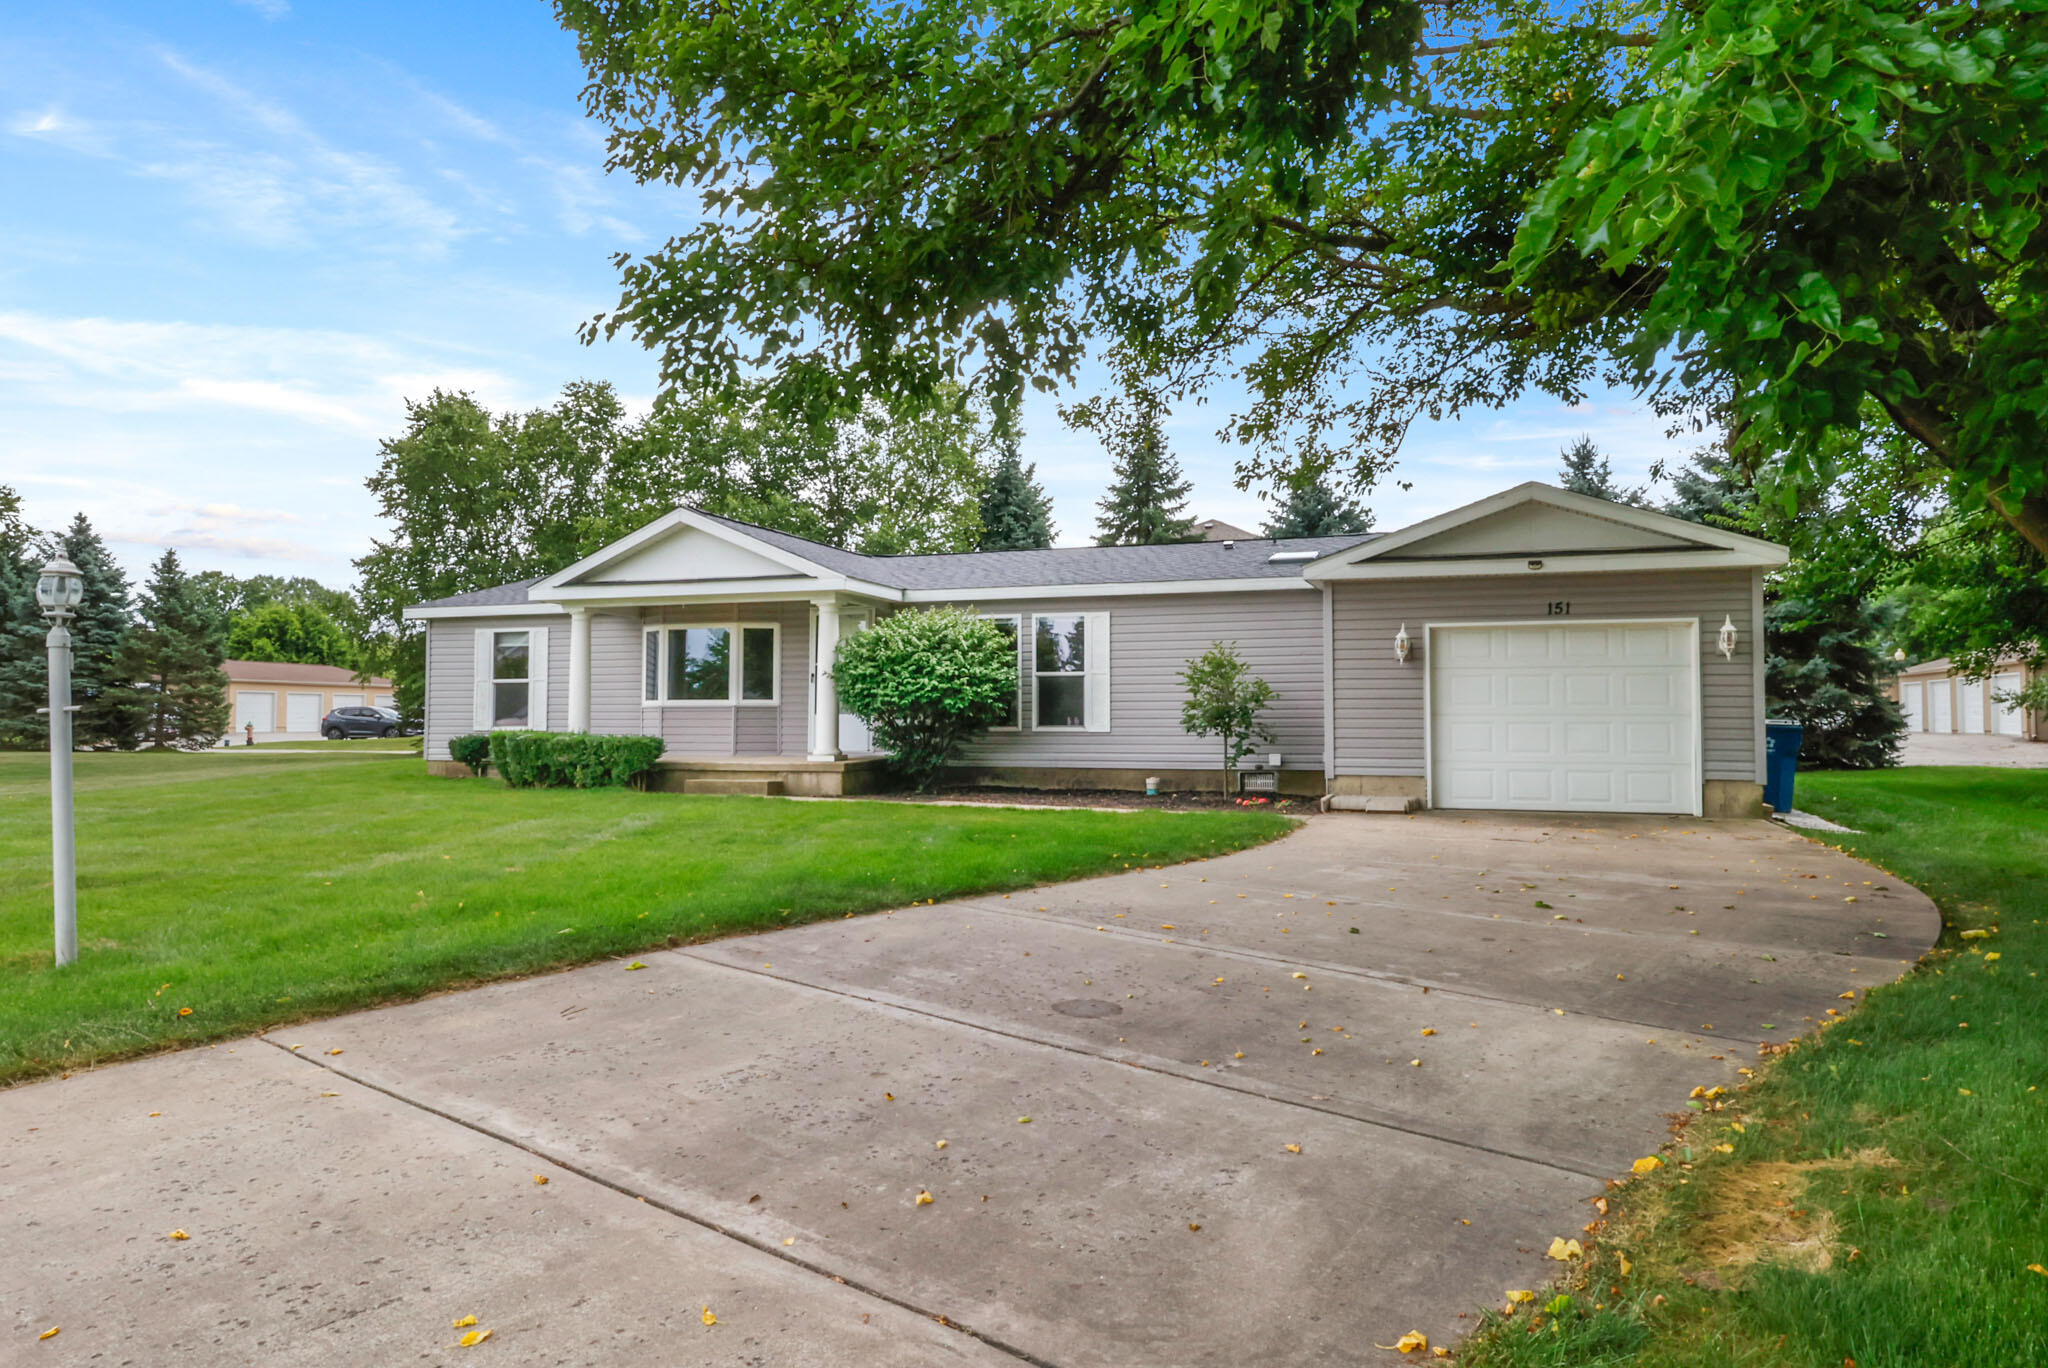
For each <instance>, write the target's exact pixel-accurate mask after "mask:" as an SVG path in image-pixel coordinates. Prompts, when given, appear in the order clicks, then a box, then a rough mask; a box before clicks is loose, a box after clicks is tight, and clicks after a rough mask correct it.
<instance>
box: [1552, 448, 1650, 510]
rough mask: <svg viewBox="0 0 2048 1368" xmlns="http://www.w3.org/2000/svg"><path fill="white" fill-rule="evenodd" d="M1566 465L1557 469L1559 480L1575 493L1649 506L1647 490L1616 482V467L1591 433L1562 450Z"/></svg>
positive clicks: (1637, 505) (1638, 506)
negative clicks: (1628, 486)
mask: <svg viewBox="0 0 2048 1368" xmlns="http://www.w3.org/2000/svg"><path fill="white" fill-rule="evenodd" d="M1558 455H1560V456H1562V457H1564V465H1563V466H1562V467H1560V468H1559V470H1558V472H1557V482H1558V483H1559V484H1560V485H1562V486H1564V487H1565V488H1566V489H1569V490H1570V491H1571V492H1572V493H1574V494H1589V495H1591V496H1592V497H1593V498H1596V499H1606V500H1607V501H1608V502H1610V503H1618V504H1631V505H1633V506H1634V507H1637V508H1644V507H1647V506H1648V505H1647V502H1646V499H1645V495H1646V494H1647V493H1648V491H1647V490H1643V489H1624V488H1623V487H1622V486H1620V485H1618V484H1616V483H1615V482H1614V467H1613V466H1612V465H1611V464H1609V462H1608V460H1607V458H1606V457H1605V456H1602V455H1601V454H1600V448H1599V447H1596V446H1594V445H1593V439H1592V437H1591V436H1590V435H1585V436H1581V437H1580V438H1579V440H1578V441H1576V442H1573V443H1572V444H1571V445H1570V446H1568V447H1564V448H1562V449H1560V450H1559V452H1558Z"/></svg>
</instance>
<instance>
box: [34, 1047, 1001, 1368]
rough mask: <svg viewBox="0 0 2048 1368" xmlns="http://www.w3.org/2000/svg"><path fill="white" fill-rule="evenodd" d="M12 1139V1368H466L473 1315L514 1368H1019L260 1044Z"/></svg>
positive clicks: (49, 1098)
mask: <svg viewBox="0 0 2048 1368" xmlns="http://www.w3.org/2000/svg"><path fill="white" fill-rule="evenodd" d="M153 1113H155V1114H153ZM0 1137H4V1139H0V1193H4V1194H5V1195H4V1198H0V1219H4V1220H5V1222H6V1235H5V1237H4V1242H5V1248H6V1250H7V1254H6V1257H5V1258H4V1259H0V1314H4V1315H5V1317H6V1320H7V1324H6V1328H5V1331H4V1333H5V1334H6V1336H7V1339H8V1344H9V1348H8V1350H7V1351H6V1352H4V1353H0V1360H4V1361H6V1362H8V1363H15V1362H22V1363H27V1362H31V1361H33V1362H35V1363H39V1364H40V1363H50V1364H71V1363H80V1364H82V1363H135V1364H171V1363H188V1364H207V1365H220V1366H223V1368H226V1366H230V1365H242V1364H249V1365H257V1364H261V1365H265V1368H276V1366H277V1365H296V1364H305V1365H323V1368H324V1366H325V1365H333V1364H396V1363H428V1364H435V1363H458V1362H472V1361H476V1360H470V1359H466V1358H463V1357H462V1355H463V1354H464V1353H465V1352H467V1351H465V1350H464V1349H462V1348H461V1347H460V1346H459V1340H460V1338H461V1336H462V1335H463V1333H464V1330H463V1329H462V1328H458V1327H456V1326H455V1325H454V1322H455V1321H457V1320H460V1319H462V1318H464V1317H467V1316H471V1315H474V1316H475V1317H476V1318H477V1320H476V1326H475V1328H477V1329H479V1330H483V1329H487V1330H489V1331H491V1332H492V1333H491V1342H490V1343H487V1344H485V1345H483V1346H482V1348H483V1349H484V1350H487V1351H494V1352H495V1353H496V1355H497V1357H496V1359H495V1360H494V1361H496V1362H503V1363H521V1364H560V1365H599V1364H605V1365H612V1364H621V1363H663V1364H689V1365H695V1364H705V1365H710V1364H720V1365H724V1364H743V1363H774V1364H778V1365H780V1364H804V1365H817V1366H818V1368H827V1366H829V1365H841V1364H849V1363H874V1364H883V1363H887V1364H896V1363H904V1364H917V1365H931V1366H932V1368H938V1366H939V1365H974V1364H984V1365H987V1364H998V1363H1007V1364H1014V1363H1015V1362H1016V1360H1015V1358H1014V1357H1012V1356H1010V1355H1007V1354H1004V1353H1002V1352H1000V1351H998V1350H997V1349H995V1348H992V1347H990V1346H988V1345H985V1344H981V1343H979V1342H977V1341H975V1340H973V1339H971V1338H969V1337H967V1336H965V1335H962V1334H960V1333H958V1332H957V1331H953V1330H950V1329H947V1328H945V1327H943V1326H940V1325H938V1324H937V1323H935V1322H933V1321H931V1320H929V1319H927V1318H925V1317H923V1316H920V1315H918V1314H915V1313H914V1312H912V1311H909V1310H906V1309H903V1308H901V1307H898V1306H894V1305H891V1304H889V1303H888V1302H885V1301H882V1300H879V1299H877V1298H875V1297H872V1296H867V1295H863V1294H862V1293H861V1292H859V1291H856V1290H854V1289H852V1288H849V1287H843V1286H840V1285H838V1284H835V1283H833V1282H832V1281H830V1280H829V1279H828V1278H825V1277H820V1276H818V1275H817V1274H815V1273H813V1272H810V1271H807V1270H805V1269H804V1268H801V1267H798V1266H796V1265H794V1264H792V1263H790V1262H787V1261H786V1260H784V1259H782V1258H778V1257H776V1256H775V1255H774V1254H772V1253H764V1252H761V1251H758V1250H755V1249H750V1248H748V1247H747V1246H745V1245H743V1244H740V1243H737V1242H735V1241H733V1240H731V1239H728V1238H726V1237H724V1236H721V1235H719V1234H717V1233H715V1232H713V1231H710V1230H706V1229H704V1228H702V1227H701V1226H698V1225H695V1224H692V1223H690V1222H688V1221H682V1220H678V1219H676V1218H675V1217H674V1216H672V1215H669V1214H667V1213H665V1212H662V1211H660V1210H658V1209H656V1208H654V1207H653V1206H650V1205H648V1204H647V1203H644V1202H640V1201H637V1200H635V1199H634V1198H633V1197H632V1196H629V1195H625V1194H621V1193H619V1192H616V1191H613V1190H611V1189H609V1188H606V1187H603V1186H600V1185H599V1184H596V1183H593V1182H590V1181H587V1180H585V1179H583V1178H579V1177H577V1176H576V1175H575V1174H573V1173H571V1172H568V1171H565V1170H564V1169H562V1168H559V1167H557V1166H555V1165H553V1164H550V1163H547V1162H545V1161H543V1160H541V1159H538V1158H536V1157H534V1156H533V1155H531V1154H526V1153H522V1152H521V1151H519V1150H517V1149H515V1148H512V1147H511V1146H508V1145H505V1144H502V1143H500V1142H497V1141H495V1140H492V1139H490V1138H488V1137H486V1136H484V1135H480V1134H477V1133H476V1132H474V1131H471V1130H468V1129H465V1128H463V1127H461V1126H458V1125H454V1124H451V1123H450V1122H448V1121H446V1120H443V1119H441V1118H439V1117H436V1116H433V1115H431V1114H430V1113H428V1112H425V1111H422V1110H420V1109H419V1108H417V1107H415V1106H412V1105H409V1104H407V1103H405V1102H401V1101H397V1100H394V1099H392V1098H390V1097H387V1096H384V1095H382V1094H380V1093H378V1092H375V1091H373V1090H370V1089H367V1088H363V1087H360V1086H357V1085H356V1084H354V1083H351V1082H349V1081H347V1080H345V1079H343V1078H341V1077H338V1076H337V1075H336V1074H334V1073H332V1072H329V1071H325V1070H322V1069H320V1068H318V1067H316V1066H314V1065H313V1064H311V1063H310V1062H308V1061H306V1060H303V1059H301V1058H297V1057H288V1056H287V1055H285V1054H284V1053H283V1052H281V1051H279V1050H277V1049H275V1048H273V1047H272V1046H270V1045H267V1044H265V1043H263V1042H261V1041H253V1040H245V1041H241V1042H238V1043H237V1044H235V1045H233V1046H226V1045H224V1046H220V1047H217V1048H214V1049H209V1050H194V1051H189V1052H186V1053H182V1054H175V1055H166V1056H161V1057H158V1058H155V1059H147V1060H142V1061H138V1062H136V1063H132V1064H123V1065H120V1066H117V1067H115V1068H111V1069H105V1070H101V1071H99V1072H96V1073H91V1074H85V1075H80V1076H77V1077H74V1078H71V1079H68V1080H65V1081H62V1082H58V1081H49V1082H44V1083H37V1084H33V1085H30V1086H27V1087H21V1088H15V1089H12V1090H9V1091H6V1092H0ZM535 1174H541V1175H543V1176H545V1177H547V1178H548V1180H549V1181H548V1182H547V1183H546V1184H545V1185H542V1184H538V1183H536V1182H535V1181H534V1175H535ZM174 1230H182V1231H183V1232H185V1234H186V1235H187V1236H188V1237H189V1238H187V1239H182V1240H180V1239H174V1238H172V1236H171V1232H172V1231H174ZM791 1252H792V1253H794V1252H796V1251H794V1250H792V1251H791ZM707 1306H708V1307H709V1308H710V1309H711V1311H712V1314H713V1315H714V1316H715V1317H716V1319H717V1324H715V1325H711V1326H706V1325H705V1324H704V1323H703V1319H702V1316H703V1309H704V1308H705V1307H707ZM52 1325H56V1326H61V1327H62V1329H61V1331H60V1333H59V1334H58V1335H56V1336H55V1337H53V1338H51V1339H50V1340H48V1341H45V1342H42V1343H36V1342H35V1340H36V1336H37V1335H38V1334H40V1333H41V1332H42V1331H43V1330H45V1329H47V1328H49V1327H50V1326H52Z"/></svg>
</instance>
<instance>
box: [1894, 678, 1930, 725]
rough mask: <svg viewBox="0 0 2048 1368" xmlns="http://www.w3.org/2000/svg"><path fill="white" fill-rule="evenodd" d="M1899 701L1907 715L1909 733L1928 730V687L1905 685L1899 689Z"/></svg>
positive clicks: (1923, 685)
mask: <svg viewBox="0 0 2048 1368" xmlns="http://www.w3.org/2000/svg"><path fill="white" fill-rule="evenodd" d="M1899 700H1900V704H1901V706H1902V707H1903V708H1904V709H1905V713H1906V730H1907V731H1916V732H1917V731H1926V730H1927V686H1926V685H1925V684H1905V685H1901V686H1900V688H1899Z"/></svg>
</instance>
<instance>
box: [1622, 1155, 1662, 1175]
mask: <svg viewBox="0 0 2048 1368" xmlns="http://www.w3.org/2000/svg"><path fill="white" fill-rule="evenodd" d="M1663 1167H1664V1161H1663V1160H1662V1159H1659V1158H1658V1157H1657V1156H1656V1155H1654V1154H1646V1155H1644V1156H1643V1157H1642V1158H1640V1159H1638V1160H1636V1161H1635V1162H1634V1163H1633V1164H1630V1165H1629V1168H1630V1169H1632V1170H1633V1171H1635V1172H1637V1173H1655V1172H1656V1171H1657V1170H1658V1169H1660V1168H1663Z"/></svg>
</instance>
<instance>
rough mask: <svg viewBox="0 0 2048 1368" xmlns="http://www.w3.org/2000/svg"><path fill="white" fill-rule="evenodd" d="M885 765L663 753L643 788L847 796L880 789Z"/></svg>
mask: <svg viewBox="0 0 2048 1368" xmlns="http://www.w3.org/2000/svg"><path fill="white" fill-rule="evenodd" d="M888 763H889V762H888V757H887V756H884V755H877V754H865V755H849V756H846V757H844V758H842V759H838V760H806V759H803V758H801V757H797V756H787V755H665V756H663V757H662V758H661V759H660V760H658V761H656V762H655V767H654V772H653V773H651V774H650V775H648V776H647V787H648V788H650V789H652V790H654V791H656V792H658V793H699V794H704V793H725V794H753V795H756V796H758V797H764V798H765V797H774V796H777V795H782V794H789V795H794V796H796V797H800V798H845V797H852V796H854V795H856V794H862V793H875V792H878V791H879V790H880V789H881V788H882V787H883V786H884V784H886V783H887V781H888Z"/></svg>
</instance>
